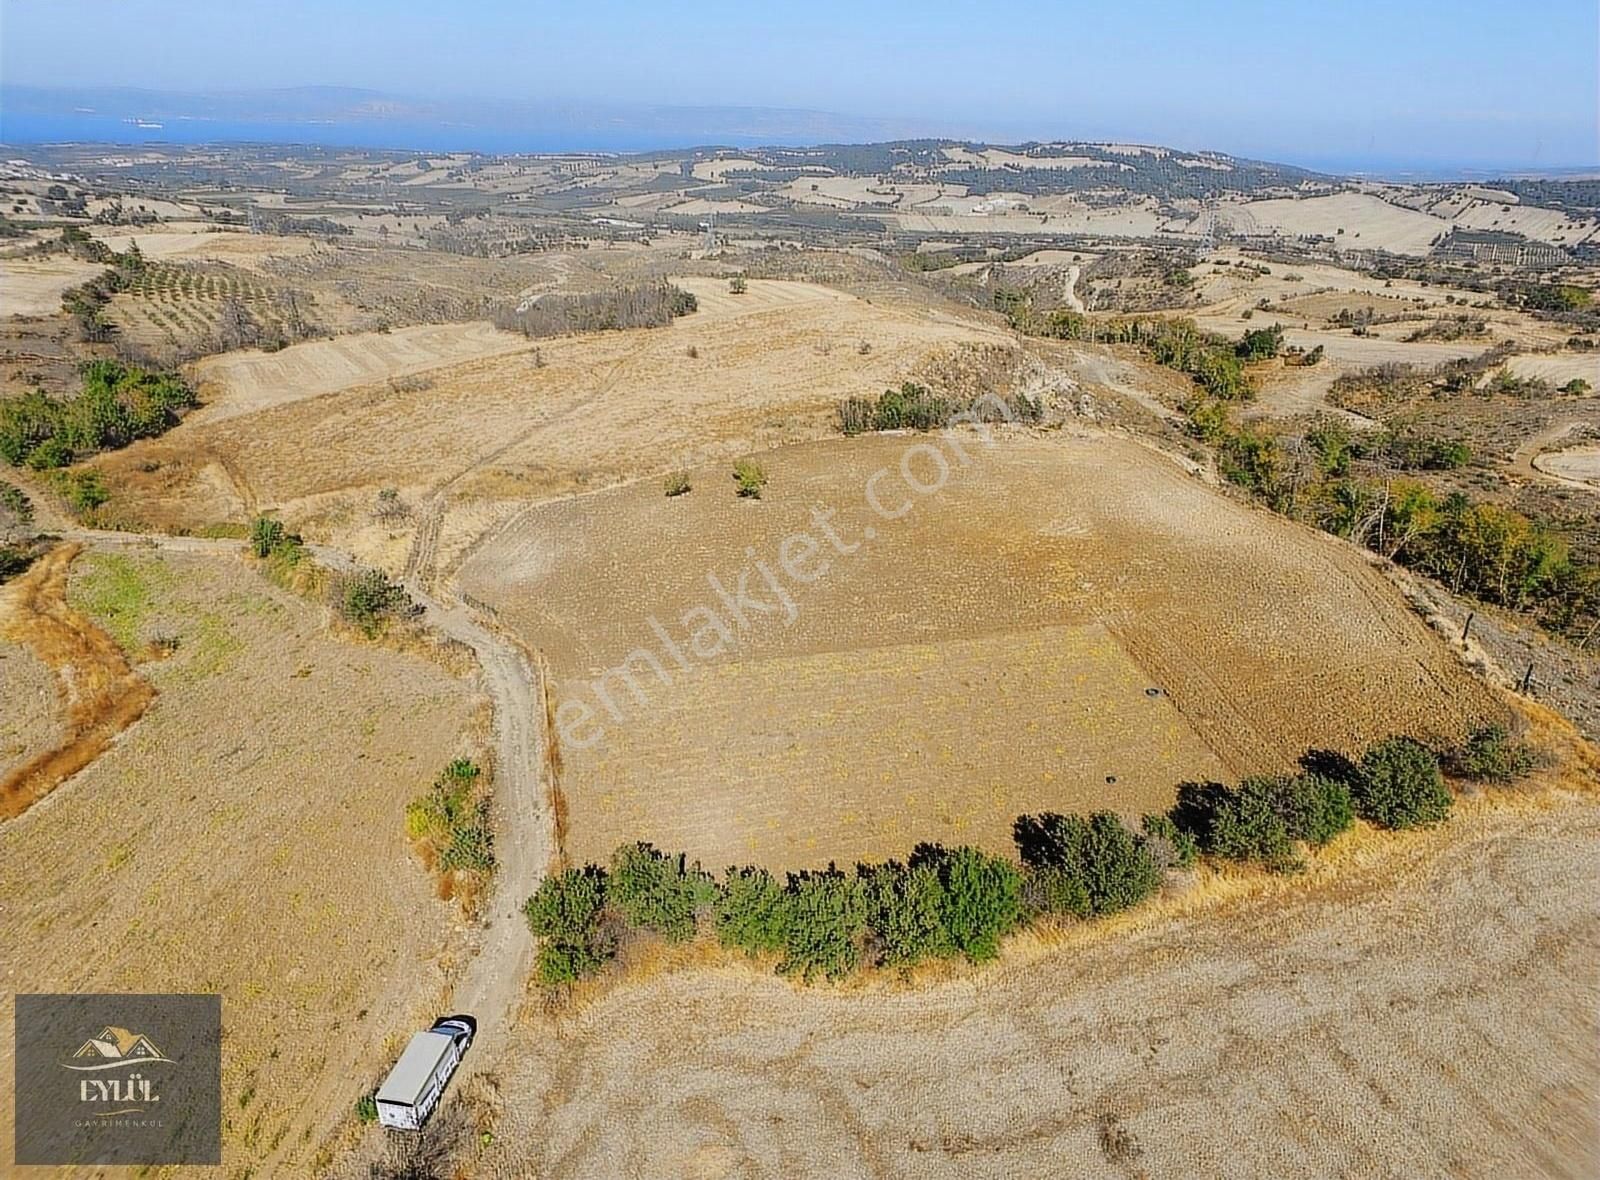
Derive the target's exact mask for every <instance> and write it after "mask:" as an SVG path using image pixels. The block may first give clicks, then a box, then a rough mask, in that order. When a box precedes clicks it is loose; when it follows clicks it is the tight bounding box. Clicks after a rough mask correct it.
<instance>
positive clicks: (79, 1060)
mask: <svg viewBox="0 0 1600 1180" xmlns="http://www.w3.org/2000/svg"><path fill="white" fill-rule="evenodd" d="M170 1060H171V1058H169V1057H167V1055H166V1054H164V1053H163V1052H161V1050H160V1049H158V1048H156V1046H155V1042H153V1041H152V1040H151V1039H150V1038H149V1037H147V1036H145V1035H144V1034H143V1033H137V1032H129V1031H128V1030H127V1029H125V1028H117V1027H116V1026H115V1025H111V1024H108V1025H106V1026H105V1028H103V1029H101V1030H100V1032H99V1035H97V1036H92V1037H90V1038H89V1039H88V1040H87V1041H85V1042H84V1043H83V1044H82V1045H80V1046H79V1047H78V1051H77V1052H76V1053H74V1054H73V1055H72V1059H71V1060H70V1061H66V1062H63V1063H62V1064H64V1065H65V1066H66V1067H67V1068H68V1069H110V1068H111V1067H113V1066H117V1065H131V1064H134V1063H137V1062H142V1061H170Z"/></svg>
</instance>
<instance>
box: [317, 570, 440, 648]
mask: <svg viewBox="0 0 1600 1180" xmlns="http://www.w3.org/2000/svg"><path fill="white" fill-rule="evenodd" d="M334 606H335V608H336V609H337V610H338V612H339V616H340V617H341V618H343V619H344V621H345V622H347V623H350V624H352V625H354V626H356V627H359V628H361V630H362V632H363V633H364V634H366V635H367V637H368V638H371V637H372V636H374V635H376V634H378V632H380V631H381V630H382V629H383V626H384V624H385V623H386V622H388V621H389V620H390V619H393V618H398V617H401V616H403V615H409V614H416V613H417V612H418V610H419V609H420V608H418V607H417V606H416V605H415V604H413V603H412V601H411V596H410V595H409V594H407V593H406V591H405V588H404V587H403V586H401V585H399V584H398V583H397V582H393V581H390V579H389V576H388V575H387V574H385V573H384V572H383V571H382V570H376V569H364V570H358V571H357V572H356V573H354V574H351V575H350V576H349V577H347V578H344V579H341V580H340V582H339V583H338V585H337V587H336V593H335V595H334Z"/></svg>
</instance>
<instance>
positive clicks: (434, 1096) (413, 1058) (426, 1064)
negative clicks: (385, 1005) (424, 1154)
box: [377, 1016, 478, 1131]
mask: <svg viewBox="0 0 1600 1180" xmlns="http://www.w3.org/2000/svg"><path fill="white" fill-rule="evenodd" d="M477 1032H478V1022H477V1021H476V1020H474V1019H473V1018H472V1017H470V1016H444V1017H441V1018H440V1019H438V1020H436V1021H434V1022H433V1027H432V1028H430V1029H429V1030H428V1031H427V1032H419V1033H417V1034H416V1035H415V1036H413V1037H412V1038H411V1042H410V1044H408V1045H407V1046H406V1048H405V1052H403V1053H401V1054H400V1060H399V1061H396V1062H395V1063H394V1068H393V1069H391V1070H390V1071H389V1076H388V1077H387V1078H385V1079H384V1081H383V1085H381V1086H379V1087H378V1093H377V1105H378V1122H379V1123H380V1124H381V1125H383V1126H385V1127H389V1128H391V1129H392V1130H396V1131H418V1130H421V1129H422V1124H423V1123H425V1122H427V1121H428V1116H429V1115H430V1114H432V1113H433V1111H434V1108H435V1107H437V1106H438V1105H439V1099H440V1098H442V1097H444V1088H445V1086H446V1084H448V1083H449V1081H450V1075H451V1074H453V1073H455V1071H456V1066H458V1065H460V1064H461V1058H462V1057H463V1056H465V1055H466V1052H467V1046H469V1045H471V1044H472V1038H473V1037H474V1036H475V1035H477Z"/></svg>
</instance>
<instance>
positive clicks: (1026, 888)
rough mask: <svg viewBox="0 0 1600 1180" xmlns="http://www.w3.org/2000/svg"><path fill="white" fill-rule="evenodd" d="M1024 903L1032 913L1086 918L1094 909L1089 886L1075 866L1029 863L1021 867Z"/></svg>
mask: <svg viewBox="0 0 1600 1180" xmlns="http://www.w3.org/2000/svg"><path fill="white" fill-rule="evenodd" d="M1022 896H1023V902H1024V904H1025V905H1026V907H1027V909H1028V911H1029V912H1030V913H1034V914H1067V915H1069V916H1071V917H1074V918H1087V917H1089V916H1090V915H1091V914H1092V913H1093V912H1094V907H1093V904H1092V903H1091V902H1090V900H1089V887H1088V886H1087V885H1085V884H1084V881H1083V876H1082V874H1081V873H1079V872H1078V871H1077V870H1076V869H1069V868H1065V867H1062V866H1059V865H1030V866H1028V867H1026V868H1025V869H1024V876H1023V889H1022Z"/></svg>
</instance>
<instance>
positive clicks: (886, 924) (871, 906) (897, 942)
mask: <svg viewBox="0 0 1600 1180" xmlns="http://www.w3.org/2000/svg"><path fill="white" fill-rule="evenodd" d="M859 873H860V876H861V884H862V891H863V895H864V897H865V900H866V907H867V926H868V927H869V928H870V929H871V930H872V933H873V937H874V939H875V940H876V942H877V946H878V956H879V959H880V961H881V962H883V963H884V964H885V965H886V966H890V967H902V966H909V965H910V964H912V963H915V962H917V961H918V960H920V959H925V958H935V957H942V956H945V955H951V954H954V953H955V946H954V944H953V943H952V942H951V939H950V935H949V933H948V932H947V931H946V930H945V924H944V911H945V904H946V898H945V891H944V882H943V881H942V880H941V879H940V876H939V870H938V868H937V867H936V866H934V865H932V864H927V863H924V864H918V865H914V866H910V865H903V864H901V863H899V862H898V861H890V862H889V863H888V864H883V865H876V866H872V867H863V868H862V869H860V870H859Z"/></svg>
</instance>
